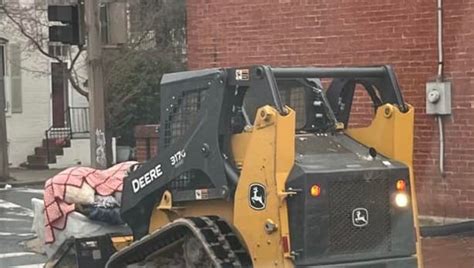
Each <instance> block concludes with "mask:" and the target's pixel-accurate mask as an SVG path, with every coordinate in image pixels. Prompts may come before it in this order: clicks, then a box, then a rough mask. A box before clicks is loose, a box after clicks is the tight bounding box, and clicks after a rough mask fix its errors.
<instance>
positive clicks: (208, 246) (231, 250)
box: [106, 216, 252, 268]
mask: <svg viewBox="0 0 474 268" xmlns="http://www.w3.org/2000/svg"><path fill="white" fill-rule="evenodd" d="M190 234H191V235H193V236H194V237H196V238H197V239H199V241H201V243H202V245H203V247H204V249H205V251H206V252H207V254H208V256H209V259H210V260H211V261H212V263H213V266H214V267H251V266H252V264H251V259H250V257H249V255H248V253H247V251H246V250H245V249H244V248H243V246H242V244H241V243H240V240H239V239H238V237H237V236H236V235H235V233H234V232H233V231H232V228H231V227H230V226H229V224H228V223H227V222H226V221H225V220H223V219H221V218H219V217H217V216H206V217H190V218H181V219H177V220H175V221H173V222H171V223H169V224H167V225H165V226H163V227H162V228H160V229H158V230H156V231H155V232H153V233H151V234H149V235H146V236H144V237H143V238H142V239H140V240H138V241H135V242H133V243H132V244H131V245H130V246H128V247H126V248H124V249H123V250H120V251H118V252H117V253H115V254H114V255H112V257H111V258H110V259H109V261H108V262H107V265H106V267H107V268H121V267H126V266H127V265H129V264H132V263H138V262H141V261H143V260H145V258H146V257H147V256H149V255H151V254H153V253H156V252H157V251H160V250H161V249H163V248H165V247H166V246H167V245H169V244H171V243H173V242H174V241H176V240H179V239H183V238H184V237H186V236H187V235H190Z"/></svg>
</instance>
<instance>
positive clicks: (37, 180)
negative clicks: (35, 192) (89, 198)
mask: <svg viewBox="0 0 474 268" xmlns="http://www.w3.org/2000/svg"><path fill="white" fill-rule="evenodd" d="M61 170H62V169H45V170H32V169H22V168H11V169H10V177H12V178H13V180H8V181H0V188H3V187H5V185H6V184H10V185H12V186H24V185H43V184H44V183H45V182H46V180H47V179H49V178H51V177H53V176H54V175H56V174H57V173H59V172H60V171H61Z"/></svg>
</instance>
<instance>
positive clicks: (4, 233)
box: [0, 232, 35, 236]
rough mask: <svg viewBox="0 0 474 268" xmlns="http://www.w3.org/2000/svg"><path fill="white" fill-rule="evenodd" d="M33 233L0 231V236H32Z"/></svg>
mask: <svg viewBox="0 0 474 268" xmlns="http://www.w3.org/2000/svg"><path fill="white" fill-rule="evenodd" d="M32 235H35V234H34V233H10V232H0V236H32Z"/></svg>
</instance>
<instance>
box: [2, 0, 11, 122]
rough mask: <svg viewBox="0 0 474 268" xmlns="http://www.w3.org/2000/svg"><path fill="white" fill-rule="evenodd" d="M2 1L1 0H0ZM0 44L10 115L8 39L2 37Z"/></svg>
mask: <svg viewBox="0 0 474 268" xmlns="http://www.w3.org/2000/svg"><path fill="white" fill-rule="evenodd" d="M0 1H1V0H0ZM0 46H1V47H3V70H4V71H5V76H4V77H3V78H4V83H5V109H6V111H5V116H7V117H10V116H11V114H12V109H11V107H10V106H11V86H10V75H9V68H8V67H9V66H8V65H9V64H8V40H7V39H3V38H0Z"/></svg>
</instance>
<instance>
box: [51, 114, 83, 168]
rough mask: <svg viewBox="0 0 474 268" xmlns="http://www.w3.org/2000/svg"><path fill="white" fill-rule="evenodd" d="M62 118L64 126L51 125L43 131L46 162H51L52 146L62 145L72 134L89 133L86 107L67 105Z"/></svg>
mask: <svg viewBox="0 0 474 268" xmlns="http://www.w3.org/2000/svg"><path fill="white" fill-rule="evenodd" d="M64 118H65V126H64V127H56V126H51V127H49V128H48V129H47V130H46V131H45V142H46V144H45V145H46V154H47V159H48V163H49V162H51V152H52V149H53V147H54V148H57V147H64V146H66V145H67V144H68V143H69V142H70V140H71V139H72V138H74V135H77V134H88V133H89V108H88V107H68V108H67V109H66V111H65V112H64Z"/></svg>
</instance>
